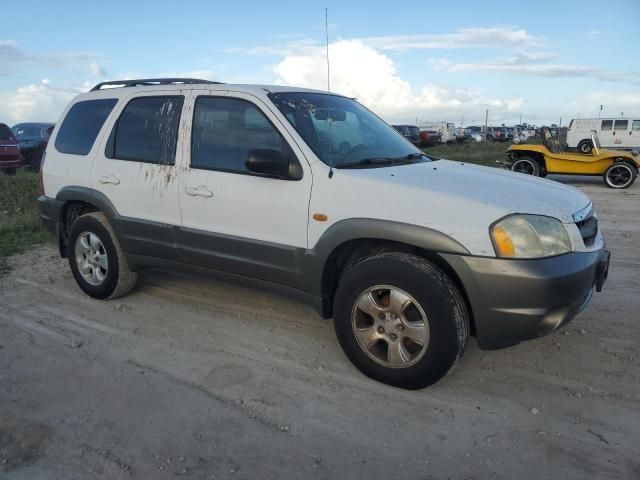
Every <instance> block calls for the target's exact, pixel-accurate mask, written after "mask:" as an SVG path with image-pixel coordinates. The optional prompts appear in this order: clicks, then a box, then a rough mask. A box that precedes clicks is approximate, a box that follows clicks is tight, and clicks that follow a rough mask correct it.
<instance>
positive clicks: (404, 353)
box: [351, 285, 430, 368]
mask: <svg viewBox="0 0 640 480" xmlns="http://www.w3.org/2000/svg"><path fill="white" fill-rule="evenodd" d="M351 326H352V328H353V333H354V335H355V337H356V339H357V341H358V344H359V345H360V347H361V348H362V350H363V351H364V352H365V353H366V354H367V356H368V357H369V358H371V359H372V360H373V361H375V362H377V363H379V364H381V365H383V366H385V367H390V368H404V367H409V366H411V365H413V364H415V363H417V362H418V361H419V360H420V359H421V358H422V357H423V356H424V354H425V352H426V351H427V348H428V347H429V338H430V330H429V322H428V319H427V316H426V314H425V313H424V310H423V309H422V307H421V306H420V304H419V303H418V302H417V301H416V300H415V299H414V298H413V297H412V296H411V295H410V294H408V293H407V292H405V291H404V290H402V289H400V288H397V287H393V286H390V285H376V286H374V287H370V288H368V289H367V290H365V291H364V292H362V293H361V294H360V295H359V296H358V298H357V300H356V302H355V304H354V306H353V310H352V314H351Z"/></svg>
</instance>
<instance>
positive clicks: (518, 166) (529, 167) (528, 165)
mask: <svg viewBox="0 0 640 480" xmlns="http://www.w3.org/2000/svg"><path fill="white" fill-rule="evenodd" d="M511 171H512V172H518V173H524V174H526V175H533V176H534V177H539V176H540V172H541V171H542V169H541V168H540V163H538V161H537V160H535V159H533V158H531V157H518V158H516V159H514V160H513V163H512V164H511Z"/></svg>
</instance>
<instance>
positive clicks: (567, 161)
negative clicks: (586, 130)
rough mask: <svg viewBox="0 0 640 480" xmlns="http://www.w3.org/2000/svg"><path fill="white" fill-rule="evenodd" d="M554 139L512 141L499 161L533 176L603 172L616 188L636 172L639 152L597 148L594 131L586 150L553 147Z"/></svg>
mask: <svg viewBox="0 0 640 480" xmlns="http://www.w3.org/2000/svg"><path fill="white" fill-rule="evenodd" d="M549 142H552V143H551V144H550V143H549ZM554 142H555V144H556V145H557V144H558V142H557V141H556V140H553V139H549V140H546V141H544V142H543V144H542V145H512V146H510V147H509V149H508V150H507V155H508V160H507V161H506V162H500V163H502V164H503V165H504V166H505V167H507V168H508V169H510V170H512V171H514V172H519V173H526V174H528V175H534V176H536V177H545V176H547V174H549V173H556V174H561V175H602V180H603V181H604V183H605V185H607V186H608V187H609V188H615V189H623V188H629V187H630V186H631V185H633V182H635V180H636V178H637V176H638V168H640V157H639V156H638V154H637V153H636V152H620V151H617V150H607V149H604V148H600V142H599V140H598V135H597V134H596V133H595V132H592V136H591V142H592V144H593V146H594V147H593V150H592V151H591V152H589V153H588V154H581V153H576V152H563V151H562V150H558V151H553V150H554ZM550 147H551V148H550ZM592 232H595V231H594V230H592Z"/></svg>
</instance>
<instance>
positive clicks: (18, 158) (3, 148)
mask: <svg viewBox="0 0 640 480" xmlns="http://www.w3.org/2000/svg"><path fill="white" fill-rule="evenodd" d="M21 165H22V152H21V151H20V145H19V144H18V140H16V137H15V136H14V135H13V132H12V131H11V129H10V128H9V127H7V126H6V125H5V124H4V123H0V170H2V171H3V172H4V173H6V174H7V175H13V174H15V173H16V168H18V167H20V166H21Z"/></svg>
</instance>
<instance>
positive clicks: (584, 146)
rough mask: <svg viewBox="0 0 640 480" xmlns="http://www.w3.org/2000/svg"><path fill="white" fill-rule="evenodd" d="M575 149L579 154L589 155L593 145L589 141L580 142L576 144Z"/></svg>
mask: <svg viewBox="0 0 640 480" xmlns="http://www.w3.org/2000/svg"><path fill="white" fill-rule="evenodd" d="M576 149H577V150H578V152H580V153H584V154H585V155H586V154H589V153H591V149H593V143H591V140H587V139H584V140H580V143H578V146H577V147H576Z"/></svg>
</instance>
